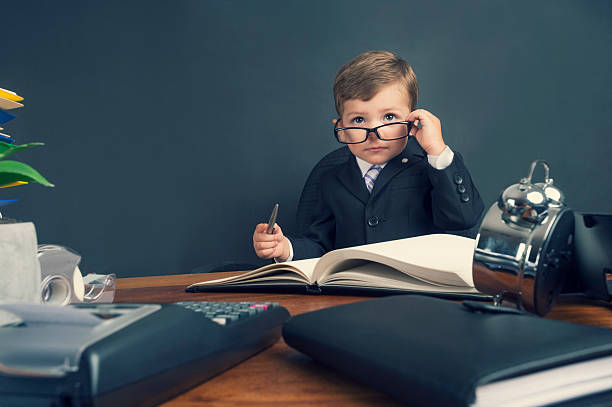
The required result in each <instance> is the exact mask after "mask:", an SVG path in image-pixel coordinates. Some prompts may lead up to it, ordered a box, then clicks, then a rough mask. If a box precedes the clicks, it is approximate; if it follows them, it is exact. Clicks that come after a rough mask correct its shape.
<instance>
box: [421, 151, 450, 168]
mask: <svg viewBox="0 0 612 407" xmlns="http://www.w3.org/2000/svg"><path fill="white" fill-rule="evenodd" d="M453 157H455V153H453V150H451V149H450V147H449V146H446V148H445V149H444V150H442V152H441V153H440V155H429V154H427V161H429V165H431V166H432V167H434V168H435V169H436V170H444V169H446V167H448V166H449V165H451V163H452V162H453Z"/></svg>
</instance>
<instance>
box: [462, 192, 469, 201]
mask: <svg viewBox="0 0 612 407" xmlns="http://www.w3.org/2000/svg"><path fill="white" fill-rule="evenodd" d="M469 201H470V196H469V195H468V194H465V193H464V194H461V202H469Z"/></svg>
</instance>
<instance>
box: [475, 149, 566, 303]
mask: <svg viewBox="0 0 612 407" xmlns="http://www.w3.org/2000/svg"><path fill="white" fill-rule="evenodd" d="M538 164H541V165H542V166H543V167H544V170H545V179H544V182H540V183H534V182H532V177H533V173H534V170H535V168H536V167H537V165H538ZM549 171H550V167H549V165H548V164H547V163H546V162H545V161H543V160H536V161H534V162H533V163H531V167H530V169H529V174H528V175H527V177H526V178H523V179H521V180H520V182H519V183H518V184H514V185H511V186H509V187H507V188H506V189H505V190H504V191H503V192H502V193H501V195H500V197H499V199H498V201H497V202H496V203H494V204H493V205H492V206H491V207H490V208H489V210H488V211H487V213H486V215H485V217H484V219H483V221H482V223H481V226H480V230H479V233H478V236H477V238H476V249H475V251H474V265H473V277H474V284H475V286H476V288H477V289H478V290H479V291H481V292H483V293H485V294H489V295H492V296H493V298H494V302H495V304H496V305H502V304H504V305H506V304H505V303H508V302H509V303H512V304H513V305H515V306H516V307H517V308H519V309H524V310H526V311H529V312H533V313H536V314H539V315H544V314H546V313H547V312H548V311H549V310H550V307H551V305H552V303H553V301H554V299H555V298H556V297H557V296H558V295H559V292H560V291H561V288H562V285H563V282H564V279H565V277H566V276H567V275H568V274H569V273H570V271H571V265H572V248H573V238H574V213H573V211H572V210H571V209H569V208H568V207H567V206H566V204H565V196H564V194H563V193H562V192H561V190H559V189H558V188H557V187H556V186H555V185H553V179H552V178H550V174H549Z"/></svg>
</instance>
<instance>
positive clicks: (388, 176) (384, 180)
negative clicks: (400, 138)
mask: <svg viewBox="0 0 612 407" xmlns="http://www.w3.org/2000/svg"><path fill="white" fill-rule="evenodd" d="M424 155H426V154H425V152H424V150H423V149H422V148H421V146H420V145H419V143H418V142H417V141H416V139H415V138H414V137H410V138H409V139H408V142H407V144H406V148H404V151H402V152H401V153H400V154H398V155H397V156H395V157H393V158H392V159H391V160H390V161H389V162H388V163H387V165H385V168H383V169H382V171H381V172H380V175H378V178H376V181H375V182H374V188H373V189H372V196H375V195H377V194H378V193H379V192H380V191H382V190H383V189H384V188H385V186H386V185H387V184H388V183H389V182H390V181H391V180H392V179H393V178H394V177H395V176H396V175H397V174H399V173H400V172H402V171H403V170H405V169H408V168H410V167H412V165H414V164H416V163H417V162H418V160H420V159H422V158H423V156H424ZM366 191H367V189H366Z"/></svg>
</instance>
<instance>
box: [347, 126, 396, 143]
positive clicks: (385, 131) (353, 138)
mask: <svg viewBox="0 0 612 407" xmlns="http://www.w3.org/2000/svg"><path fill="white" fill-rule="evenodd" d="M376 130H377V131H378V135H379V136H380V138H381V139H383V140H395V139H399V138H403V137H406V136H407V135H408V126H406V125H405V124H403V123H393V124H388V125H386V126H382V127H379V128H377V129H376ZM337 133H338V139H339V140H340V142H341V143H361V142H364V141H366V140H367V138H368V129H355V128H351V129H346V130H338V132H337Z"/></svg>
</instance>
